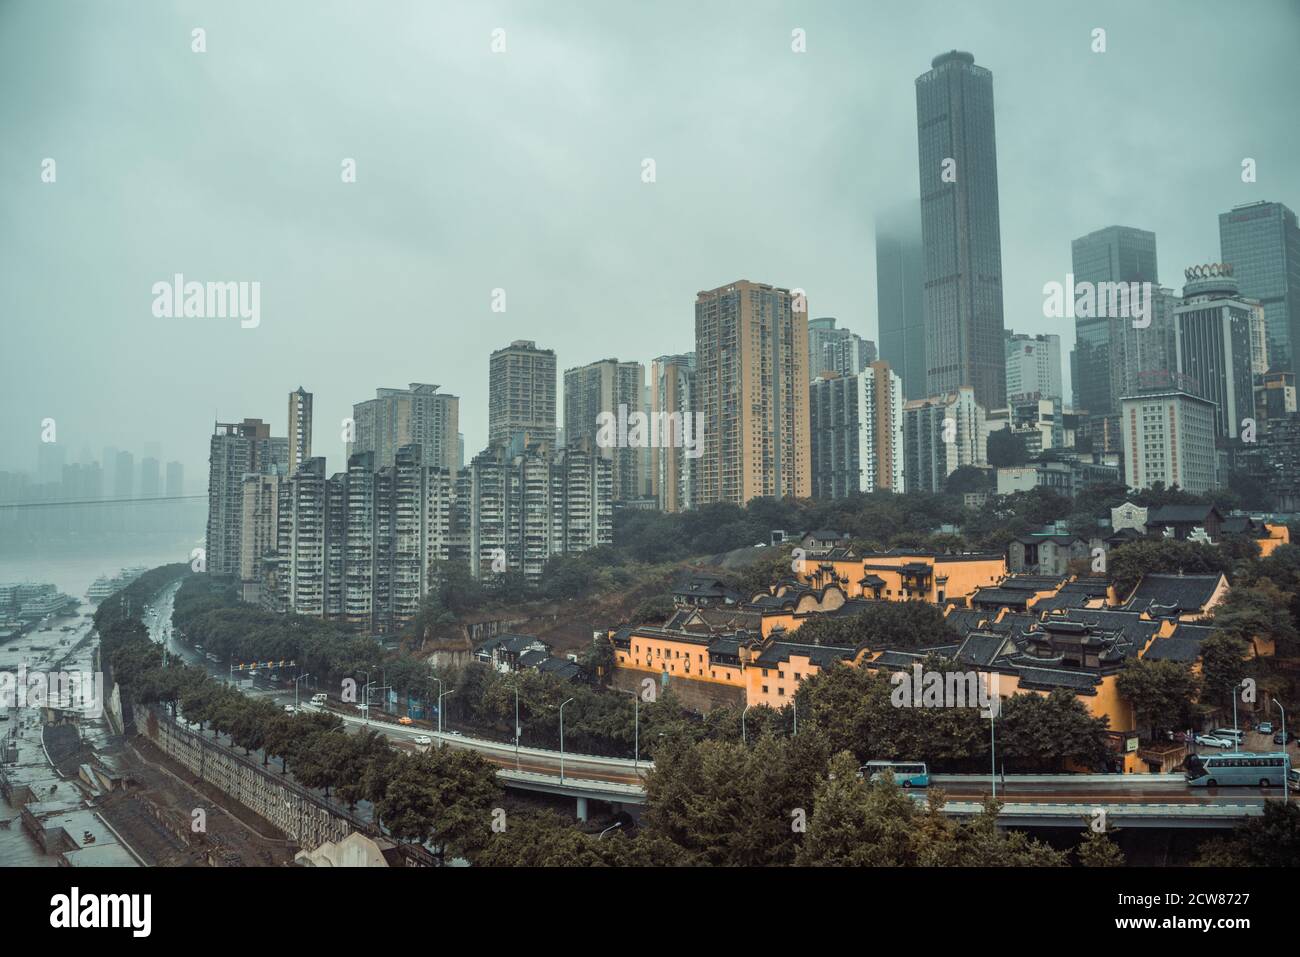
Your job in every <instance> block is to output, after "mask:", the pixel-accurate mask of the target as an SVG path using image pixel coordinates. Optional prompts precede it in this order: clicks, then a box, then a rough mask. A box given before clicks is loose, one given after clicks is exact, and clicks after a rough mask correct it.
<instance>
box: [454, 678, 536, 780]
mask: <svg viewBox="0 0 1300 957" xmlns="http://www.w3.org/2000/svg"><path fill="white" fill-rule="evenodd" d="M438 713H439V714H441V713H442V710H441V709H439V711H438ZM515 770H516V771H518V770H519V672H518V671H516V672H515Z"/></svg>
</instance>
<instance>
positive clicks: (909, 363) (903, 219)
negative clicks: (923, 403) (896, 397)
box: [876, 200, 929, 399]
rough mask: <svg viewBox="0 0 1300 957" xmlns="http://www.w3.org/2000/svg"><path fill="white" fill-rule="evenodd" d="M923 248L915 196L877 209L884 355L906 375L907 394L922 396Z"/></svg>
mask: <svg viewBox="0 0 1300 957" xmlns="http://www.w3.org/2000/svg"><path fill="white" fill-rule="evenodd" d="M924 273H925V254H924V252H923V248H922V245H921V202H920V200H912V201H911V202H908V203H904V204H903V205H901V206H896V207H894V208H893V209H889V210H885V211H884V212H882V213H878V214H877V215H876V312H877V314H878V315H879V317H880V333H879V338H880V358H881V359H883V360H884V361H885V362H888V363H889V366H890V368H891V369H893V370H894V372H895V373H896V374H897V375H898V376H899V377H900V378H902V380H903V397H904V398H906V399H924V398H925V397H926V396H927V395H928V394H929V393H928V392H927V390H926V364H925V300H924V290H925V275H924Z"/></svg>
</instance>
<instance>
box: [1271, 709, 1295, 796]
mask: <svg viewBox="0 0 1300 957" xmlns="http://www.w3.org/2000/svg"><path fill="white" fill-rule="evenodd" d="M1273 703H1274V704H1275V705H1277V710H1278V711H1281V712H1282V751H1283V753H1286V708H1284V707H1282V702H1280V701H1278V700H1277V698H1274V699H1273ZM1290 763H1291V762H1290V761H1287V765H1290ZM1290 801H1291V769H1290V767H1287V768H1286V780H1284V781H1283V782H1282V803H1283V804H1288V803H1290Z"/></svg>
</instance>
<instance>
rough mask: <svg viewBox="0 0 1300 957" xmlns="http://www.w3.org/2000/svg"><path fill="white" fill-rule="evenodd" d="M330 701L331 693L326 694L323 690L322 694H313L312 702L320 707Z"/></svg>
mask: <svg viewBox="0 0 1300 957" xmlns="http://www.w3.org/2000/svg"><path fill="white" fill-rule="evenodd" d="M328 701H329V695H327V694H325V693H324V692H323V691H322V692H321V693H320V694H314V695H312V696H311V703H312V704H314V705H315V706H316V707H318V708H323V707H325V704H326V702H328Z"/></svg>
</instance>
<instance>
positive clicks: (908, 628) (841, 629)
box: [794, 601, 963, 650]
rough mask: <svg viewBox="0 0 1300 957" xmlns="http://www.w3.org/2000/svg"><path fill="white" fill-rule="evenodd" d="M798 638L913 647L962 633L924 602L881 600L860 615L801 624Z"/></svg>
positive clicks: (839, 643) (837, 643)
mask: <svg viewBox="0 0 1300 957" xmlns="http://www.w3.org/2000/svg"><path fill="white" fill-rule="evenodd" d="M794 637H795V639H796V640H797V641H799V642H801V643H804V644H812V645H833V646H840V647H852V648H857V647H862V646H865V647H868V648H871V649H873V650H880V649H883V648H894V649H910V648H925V647H928V646H935V645H945V644H951V643H953V642H956V641H960V640H961V638H962V637H963V636H961V635H958V634H956V633H955V632H953V631H952V630H951V629H950V628H949V627H948V626H947V624H945V622H944V618H943V612H942V611H941V610H940V609H939V608H938V607H937V606H935V605H931V604H929V603H928V602H921V601H896V602H880V603H878V604H874V605H871V606H870V607H869V608H868V609H867V610H866V611H864V612H862V613H861V614H858V615H853V616H850V617H841V618H829V617H825V616H818V617H816V618H812V619H810V620H808V621H806V622H804V624H802V625H801V626H800V627H799V630H798V631H797V632H795V633H794Z"/></svg>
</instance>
